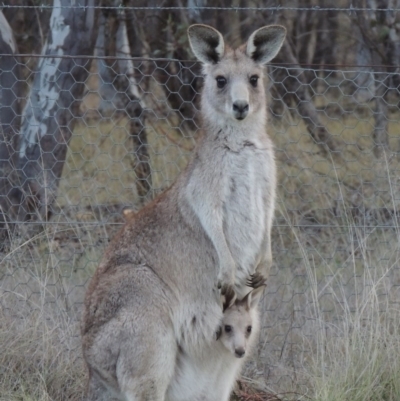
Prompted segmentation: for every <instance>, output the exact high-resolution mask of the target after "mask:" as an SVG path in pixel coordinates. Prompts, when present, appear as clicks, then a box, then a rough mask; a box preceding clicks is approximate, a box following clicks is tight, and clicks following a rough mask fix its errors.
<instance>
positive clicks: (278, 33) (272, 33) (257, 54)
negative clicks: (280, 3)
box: [246, 25, 286, 64]
mask: <svg viewBox="0 0 400 401" xmlns="http://www.w3.org/2000/svg"><path fill="white" fill-rule="evenodd" d="M285 36H286V29H285V28H284V27H283V26H281V25H269V26H264V27H262V28H260V29H257V30H256V31H255V32H253V33H252V34H251V36H250V38H249V40H248V41H247V47H246V54H247V55H248V56H249V57H250V58H252V59H253V60H254V61H255V62H256V63H259V64H266V63H268V61H270V60H272V59H273V58H274V57H275V56H276V55H277V54H278V52H279V49H280V48H281V46H282V44H283V41H284V40H285Z"/></svg>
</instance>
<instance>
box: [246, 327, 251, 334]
mask: <svg viewBox="0 0 400 401" xmlns="http://www.w3.org/2000/svg"><path fill="white" fill-rule="evenodd" d="M247 332H248V333H249V334H250V333H251V326H247Z"/></svg>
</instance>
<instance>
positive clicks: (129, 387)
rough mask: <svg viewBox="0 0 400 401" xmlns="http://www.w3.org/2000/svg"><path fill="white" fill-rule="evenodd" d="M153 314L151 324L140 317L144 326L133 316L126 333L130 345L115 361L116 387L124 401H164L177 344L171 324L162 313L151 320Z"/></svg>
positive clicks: (171, 373)
mask: <svg viewBox="0 0 400 401" xmlns="http://www.w3.org/2000/svg"><path fill="white" fill-rule="evenodd" d="M152 314H153V319H151V322H149V321H148V318H146V314H144V315H143V318H144V319H146V320H147V321H146V325H144V324H143V325H141V324H140V323H139V322H138V321H137V320H138V319H137V316H136V319H135V321H134V322H133V323H134V325H132V327H131V328H129V330H128V332H130V333H129V338H130V341H129V342H125V347H124V349H123V354H121V355H120V356H119V358H118V364H117V378H118V383H119V386H120V389H121V393H122V394H123V395H124V396H125V398H126V400H127V401H164V400H165V395H166V392H167V389H168V386H169V384H170V383H171V380H172V377H173V375H174V373H175V364H176V357H177V344H176V339H175V334H174V330H173V327H172V323H171V322H170V321H169V319H167V318H166V316H161V315H162V313H161V311H160V315H159V316H154V310H153V311H152ZM128 319H129V318H128ZM138 323H139V324H138ZM127 325H128V326H129V324H127ZM142 327H143V328H145V330H142ZM128 332H127V334H128Z"/></svg>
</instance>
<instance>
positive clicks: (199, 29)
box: [188, 24, 225, 64]
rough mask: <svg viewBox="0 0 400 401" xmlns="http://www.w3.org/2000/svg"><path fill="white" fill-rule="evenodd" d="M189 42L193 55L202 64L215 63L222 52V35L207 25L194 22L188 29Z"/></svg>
mask: <svg viewBox="0 0 400 401" xmlns="http://www.w3.org/2000/svg"><path fill="white" fill-rule="evenodd" d="M188 36H189V43H190V47H191V48H192V51H193V53H194V55H195V56H196V57H197V59H198V60H199V61H201V62H202V63H204V64H217V63H218V61H220V60H221V57H222V56H223V54H224V49H225V44H224V38H223V37H222V35H221V34H220V33H219V32H218V31H217V30H216V29H214V28H211V26H208V25H202V24H195V25H191V26H190V27H189V29H188Z"/></svg>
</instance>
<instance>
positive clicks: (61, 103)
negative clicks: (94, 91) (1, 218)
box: [18, 0, 96, 221]
mask: <svg viewBox="0 0 400 401" xmlns="http://www.w3.org/2000/svg"><path fill="white" fill-rule="evenodd" d="M70 4H71V3H70V1H68V0H54V8H53V10H52V14H51V18H50V30H49V34H48V39H47V42H46V45H45V48H44V50H43V54H44V55H45V56H47V57H43V58H42V59H41V60H40V62H39V66H38V71H37V72H36V74H35V77H34V80H33V85H32V90H31V93H30V96H29V99H28V102H27V106H26V108H25V110H24V113H23V122H22V128H21V139H20V147H19V160H18V167H19V169H20V176H21V177H20V178H21V181H22V188H23V191H24V202H23V204H22V205H21V209H20V213H19V220H20V221H23V220H26V219H27V218H29V215H31V217H32V214H33V215H36V216H37V217H38V218H40V219H47V218H49V216H50V214H51V207H52V204H53V202H54V200H55V198H56V195H57V188H58V183H59V179H60V177H61V173H62V170H63V166H64V162H65V157H66V153H67V146H68V143H69V141H70V139H71V135H72V131H73V127H74V123H75V117H76V116H77V115H78V113H79V105H80V102H81V98H82V94H83V91H84V88H85V84H84V82H85V81H86V79H87V77H88V74H89V67H90V62H89V61H88V60H87V59H85V58H77V57H76V56H79V55H92V54H93V49H94V44H95V37H96V36H95V32H94V30H95V9H94V0H77V1H75V2H74V7H70ZM80 6H82V7H80ZM86 7H87V8H86ZM64 56H74V57H65V58H64Z"/></svg>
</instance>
